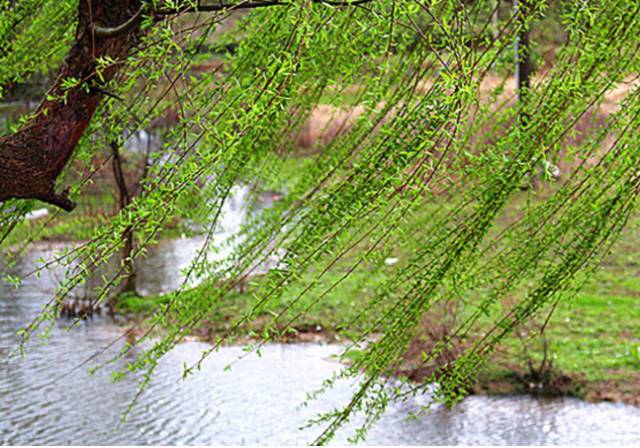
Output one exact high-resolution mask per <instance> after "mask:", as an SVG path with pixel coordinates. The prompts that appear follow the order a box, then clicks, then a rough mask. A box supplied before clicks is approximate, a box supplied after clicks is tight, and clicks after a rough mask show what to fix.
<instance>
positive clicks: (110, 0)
mask: <svg viewBox="0 0 640 448" xmlns="http://www.w3.org/2000/svg"><path fill="white" fill-rule="evenodd" d="M138 11H140V2H139V0H80V3H79V7H78V25H77V29H76V41H75V42H74V43H73V45H72V46H71V48H70V50H69V53H68V54H67V57H66V58H65V61H64V63H63V65H62V67H61V68H60V71H59V72H58V76H57V78H56V81H55V83H54V85H53V86H52V88H51V89H50V91H49V95H48V97H52V98H56V97H59V96H61V95H63V93H64V92H63V89H62V81H63V80H64V79H67V78H69V77H74V78H76V79H79V80H82V81H84V83H85V86H86V85H88V86H90V87H91V88H90V89H89V90H88V91H87V90H86V89H85V86H79V87H74V88H72V89H70V90H69V91H67V92H66V98H65V100H64V101H63V100H60V99H45V100H43V102H42V103H41V104H40V106H39V107H38V109H37V111H36V113H35V117H34V118H33V119H32V120H30V121H29V122H28V123H27V124H26V125H24V126H23V127H22V128H21V129H20V130H19V131H18V132H16V133H15V134H12V135H9V136H5V137H2V138H0V201H4V200H7V199H11V198H22V199H39V200H41V201H44V202H46V203H49V204H53V205H56V206H58V207H61V208H63V209H65V210H68V211H70V210H72V209H73V208H74V207H75V204H74V203H73V202H72V201H71V200H70V199H69V197H68V195H67V192H66V191H63V192H56V191H55V183H56V179H57V178H58V176H59V175H60V173H61V172H62V170H63V169H64V167H65V165H66V164H67V163H68V162H69V159H70V158H71V156H72V154H73V152H74V150H75V148H76V146H77V144H78V141H79V140H80V137H81V136H82V134H83V133H84V131H85V129H86V128H87V126H88V125H89V122H90V121H91V118H92V117H93V114H94V113H95V111H96V109H97V107H98V104H99V103H100V98H101V93H100V88H99V81H98V78H97V76H96V73H95V69H96V58H99V57H101V56H110V57H111V58H112V59H114V60H116V61H122V60H123V59H124V58H125V57H126V56H127V55H128V54H129V52H130V51H131V49H132V48H133V47H134V46H135V45H136V43H137V42H138V38H139V34H140V33H139V32H138V28H139V21H135V23H132V26H131V27H132V28H133V29H131V30H127V32H126V33H120V34H118V33H115V35H114V36H102V35H100V34H99V33H96V28H97V27H110V28H115V27H117V26H119V25H122V24H123V23H126V22H127V21H129V19H131V17H133V16H134V15H136V13H137V12H138ZM120 65H121V64H118V65H114V66H111V67H109V68H107V69H106V70H105V71H104V72H103V73H102V75H103V78H104V81H103V82H108V81H110V80H111V79H113V77H114V76H115V75H116V74H117V72H118V69H119V67H120Z"/></svg>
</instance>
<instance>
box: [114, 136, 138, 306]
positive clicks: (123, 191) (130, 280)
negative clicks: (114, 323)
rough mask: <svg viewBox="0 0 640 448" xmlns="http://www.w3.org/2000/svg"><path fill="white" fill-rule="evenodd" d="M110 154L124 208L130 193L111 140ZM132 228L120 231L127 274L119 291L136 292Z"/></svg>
mask: <svg viewBox="0 0 640 448" xmlns="http://www.w3.org/2000/svg"><path fill="white" fill-rule="evenodd" d="M110 146H111V155H112V166H113V177H114V178H115V181H116V186H117V187H118V207H119V210H120V211H122V210H124V209H125V208H126V207H127V206H128V205H129V204H130V203H131V194H130V193H129V188H128V187H127V181H126V179H125V176H124V170H123V168H122V156H121V155H120V150H119V148H118V143H117V142H111V144H110ZM133 236H134V235H133V229H132V228H131V227H128V228H127V229H126V230H125V231H124V232H123V233H122V239H123V240H124V246H123V248H122V262H123V265H124V271H125V273H126V275H127V278H126V279H125V281H124V283H123V284H122V287H121V290H120V291H121V292H134V293H135V292H136V271H135V266H134V265H133V257H132V256H133V249H134V246H133ZM114 306H115V303H110V309H111V310H113V307H114Z"/></svg>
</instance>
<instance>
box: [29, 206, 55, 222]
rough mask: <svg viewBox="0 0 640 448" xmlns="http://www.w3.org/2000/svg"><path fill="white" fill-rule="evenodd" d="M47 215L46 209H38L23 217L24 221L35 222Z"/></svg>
mask: <svg viewBox="0 0 640 448" xmlns="http://www.w3.org/2000/svg"><path fill="white" fill-rule="evenodd" d="M48 214H49V210H47V209H46V208H39V209H38V210H34V211H32V212H29V213H27V214H26V215H25V217H24V218H25V219H26V220H27V221H35V220H36V219H40V218H44V217H45V216H47V215H48Z"/></svg>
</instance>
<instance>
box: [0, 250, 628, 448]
mask: <svg viewBox="0 0 640 448" xmlns="http://www.w3.org/2000/svg"><path fill="white" fill-rule="evenodd" d="M185 241H190V243H188V244H187V243H185ZM192 243H193V244H192ZM197 248H198V244H197V242H195V241H191V240H180V241H178V242H174V243H169V244H163V245H161V246H159V247H158V248H156V249H155V250H152V251H151V252H150V255H149V257H148V259H147V260H146V261H145V263H148V266H150V267H148V268H143V272H148V273H149V275H148V276H145V275H141V278H140V280H141V282H142V284H143V286H144V287H145V288H148V289H149V290H153V289H154V288H156V289H157V288H160V289H164V288H171V287H174V286H175V285H176V282H179V280H180V279H179V276H178V275H177V274H176V269H175V265H176V264H181V263H185V264H186V263H188V261H189V259H190V257H191V256H192V255H193V251H194V250H197ZM50 254H51V253H50V252H47V253H44V254H43V253H36V252H34V253H31V254H29V255H28V256H26V257H25V258H24V259H23V260H22V262H21V263H19V264H18V265H17V266H16V268H15V269H16V270H17V272H18V273H25V272H28V271H29V270H30V269H32V268H33V266H34V264H35V263H36V260H37V259H38V258H40V257H41V256H43V255H45V256H47V255H50ZM162 266H165V268H162ZM172 267H173V268H172ZM144 269H147V271H144ZM163 269H164V270H163ZM153 272H155V275H154V276H153V277H152V276H151V273H153ZM152 280H153V282H152V283H153V284H151V285H146V286H145V285H144V284H145V282H151V281H152ZM56 281H57V278H56V275H55V273H52V274H51V275H43V276H42V277H40V278H38V279H36V278H30V279H28V280H27V281H25V283H24V284H23V285H22V286H21V288H20V289H17V290H16V289H12V288H10V287H7V286H0V398H1V399H0V442H1V443H3V444H89V445H91V444H104V445H109V444H178V443H180V444H196V443H197V444H250V443H251V444H294V443H295V444H303V443H308V442H310V441H312V440H313V439H314V436H316V435H317V434H318V433H319V431H320V428H317V427H316V428H311V429H305V430H299V429H298V428H299V427H301V426H303V425H304V424H305V423H306V422H307V420H308V419H309V418H312V417H314V416H315V415H316V414H317V412H320V411H327V410H330V409H332V408H333V407H336V406H340V405H344V404H345V403H346V402H347V401H348V400H349V398H350V396H351V392H352V390H353V389H352V387H353V384H352V382H343V383H339V384H338V385H337V386H336V387H335V388H334V389H332V390H330V391H328V392H327V393H326V394H325V395H323V396H321V397H320V399H319V400H317V401H316V402H314V404H313V406H312V407H300V404H301V403H302V402H303V400H304V398H305V396H306V393H307V392H310V391H313V390H315V389H317V388H318V387H319V386H320V385H321V383H322V381H323V380H325V379H326V378H328V377H329V376H330V375H331V374H332V373H333V372H335V371H336V369H339V367H340V366H339V364H337V363H336V362H334V361H332V359H331V355H332V354H334V353H336V352H337V351H338V350H339V347H337V346H333V345H313V344H293V345H279V344H273V345H269V346H267V347H265V349H264V351H263V355H262V357H261V358H258V357H256V356H251V357H248V358H247V359H244V360H242V361H241V362H239V363H236V364H234V365H233V368H232V369H231V371H230V372H225V371H224V367H225V366H227V365H228V364H229V363H230V362H231V361H233V360H234V359H236V358H237V357H238V356H239V355H240V354H242V353H243V352H242V349H241V348H238V347H228V348H223V349H222V350H221V351H220V352H219V353H216V354H214V356H212V357H211V359H209V360H208V361H207V362H206V363H205V365H204V368H203V369H202V371H201V372H198V373H197V374H195V375H193V376H192V377H190V378H188V379H187V380H186V381H182V380H181V379H180V378H181V373H182V372H181V368H182V365H183V364H184V363H185V362H189V361H194V360H196V359H197V358H198V356H199V355H200V353H201V351H202V350H204V349H206V348H207V347H208V346H207V345H206V344H203V343H195V342H190V343H185V344H181V345H179V346H178V347H176V348H175V349H174V350H173V351H172V352H170V353H169V354H168V355H167V356H166V357H165V358H164V359H163V360H162V362H161V364H160V367H159V368H158V370H157V373H156V376H155V377H154V379H153V383H152V385H151V387H150V389H149V390H148V391H147V392H146V393H145V394H143V396H142V398H141V400H140V403H139V405H138V406H137V407H136V408H135V411H134V412H133V414H132V415H131V416H130V418H129V420H128V421H127V422H126V423H120V417H121V415H122V413H123V412H124V410H125V409H126V407H127V405H128V404H129V403H130V402H131V400H132V399H133V397H134V395H135V394H136V390H137V389H136V387H137V383H136V381H135V379H133V378H128V379H125V380H124V381H122V382H119V383H113V382H112V380H111V377H110V373H109V371H99V372H98V373H96V374H95V375H94V376H92V377H91V376H89V375H88V374H87V373H86V368H81V369H78V370H75V371H73V372H71V373H69V372H70V370H71V369H72V368H73V367H75V366H77V365H79V364H80V363H82V362H83V361H84V360H86V359H87V358H88V357H89V356H91V355H93V354H94V353H96V352H97V351H99V350H101V349H102V348H103V347H105V346H106V345H107V344H109V343H110V342H112V341H113V340H114V339H116V338H117V337H118V336H119V335H121V334H122V331H123V330H122V328H120V327H117V326H115V325H113V324H112V323H111V322H110V321H109V320H108V319H106V318H98V319H96V320H94V321H93V322H83V323H81V324H80V325H79V326H78V327H75V328H73V329H71V330H68V331H66V330H63V329H62V326H60V327H59V328H56V329H55V330H54V331H53V334H52V337H51V338H50V340H49V341H48V344H47V346H46V347H34V348H32V349H31V351H30V352H29V354H28V356H27V357H26V358H24V359H20V358H17V357H15V356H13V353H14V351H15V348H16V343H17V337H16V332H17V331H18V330H19V329H20V328H21V327H22V326H24V325H25V324H26V323H28V322H29V320H30V319H32V318H33V317H34V316H35V315H36V314H37V313H38V311H39V310H40V309H41V307H42V305H43V304H44V302H45V301H46V300H47V298H48V297H49V296H50V294H51V292H52V291H53V288H54V286H55V283H56ZM159 281H162V282H164V283H162V284H159V283H158V282H159ZM117 348H118V345H117V344H116V346H115V347H114V349H116V350H117ZM126 361H127V360H126V359H125V360H122V363H121V364H120V367H122V366H123V365H124V363H126ZM56 378H60V379H59V380H58V381H55V382H54V381H53V380H54V379H56ZM423 400H426V398H425V399H423ZM420 404H424V401H422V402H421V401H420V399H411V400H409V401H407V402H405V403H402V404H398V405H394V406H393V407H392V408H391V409H390V410H389V412H388V413H387V414H386V415H385V416H384V417H383V418H382V420H381V421H380V422H379V423H378V424H377V425H376V426H375V427H374V428H373V429H372V431H371V432H370V435H369V438H368V440H367V442H368V443H370V444H431V445H434V444H570V443H571V444H573V443H575V444H595V443H615V444H631V443H637V442H638V441H639V440H640V408H635V407H631V406H624V405H616V404H608V403H602V404H589V403H586V402H582V401H579V400H573V399H560V400H536V399H532V398H529V397H511V398H504V397H502V398H491V397H481V396H479V397H470V398H468V399H467V400H465V401H464V402H463V403H462V404H461V405H460V406H459V407H457V408H456V409H454V410H448V409H446V408H443V407H439V406H436V407H434V409H433V410H432V411H430V412H429V413H428V414H427V415H425V416H424V417H423V418H421V419H419V420H408V419H407V418H406V415H407V413H408V412H411V411H413V412H415V411H417V410H418V409H419V407H420ZM354 427H355V426H352V427H350V428H346V430H345V431H343V432H341V433H340V434H339V436H338V437H337V439H336V441H337V442H344V441H345V440H346V438H347V437H348V436H349V435H351V434H352V431H353V429H354Z"/></svg>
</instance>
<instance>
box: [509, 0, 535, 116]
mask: <svg viewBox="0 0 640 448" xmlns="http://www.w3.org/2000/svg"><path fill="white" fill-rule="evenodd" d="M530 7H531V0H513V13H514V15H515V18H516V23H517V25H518V26H519V27H520V31H519V32H518V34H517V36H516V45H515V57H516V89H517V93H518V109H519V110H520V113H519V122H520V125H521V126H524V125H526V124H527V120H528V117H527V114H526V112H523V109H524V103H525V101H526V95H527V92H528V90H529V88H530V87H531V73H532V72H533V67H532V65H531V47H530V42H529V29H528V27H525V23H526V19H527V15H528V14H529V12H530V9H531V8H530Z"/></svg>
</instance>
